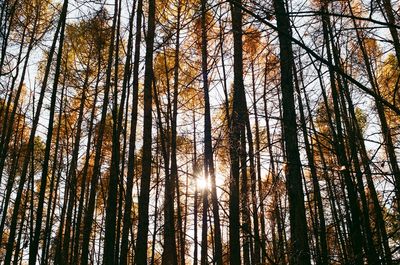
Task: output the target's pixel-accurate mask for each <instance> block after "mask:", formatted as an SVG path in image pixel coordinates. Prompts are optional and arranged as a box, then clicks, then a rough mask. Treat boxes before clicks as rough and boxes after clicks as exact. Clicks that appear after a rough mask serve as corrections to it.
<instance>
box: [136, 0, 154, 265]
mask: <svg viewBox="0 0 400 265" xmlns="http://www.w3.org/2000/svg"><path fill="white" fill-rule="evenodd" d="M155 5H156V3H155V0H149V9H148V10H149V13H148V18H149V19H148V30H147V36H146V57H145V79H144V123H143V155H142V178H141V183H140V195H139V224H138V234H137V240H136V242H137V245H136V256H135V264H137V265H139V264H146V263H147V234H148V227H149V218H148V217H149V205H148V204H149V196H150V177H151V158H152V155H151V141H152V135H151V131H152V113H151V112H152V91H151V86H152V84H153V78H154V76H153V47H154V34H155V9H156V7H155ZM155 96H156V95H155Z"/></svg>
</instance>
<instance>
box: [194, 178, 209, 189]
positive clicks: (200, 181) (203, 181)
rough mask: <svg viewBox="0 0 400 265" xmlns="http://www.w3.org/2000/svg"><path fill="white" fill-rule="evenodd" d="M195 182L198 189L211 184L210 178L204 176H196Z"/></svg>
mask: <svg viewBox="0 0 400 265" xmlns="http://www.w3.org/2000/svg"><path fill="white" fill-rule="evenodd" d="M196 182H197V183H196V185H197V188H198V189H200V190H204V189H205V188H210V186H211V183H210V180H209V179H207V178H205V177H204V176H198V177H197V180H196Z"/></svg>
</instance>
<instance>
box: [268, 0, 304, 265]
mask: <svg viewBox="0 0 400 265" xmlns="http://www.w3.org/2000/svg"><path fill="white" fill-rule="evenodd" d="M274 7H275V13H276V19H277V24H278V28H280V29H281V31H279V32H278V36H279V46H280V65H281V93H282V108H283V137H284V141H285V151H286V156H287V170H286V187H287V192H288V197H289V213H290V234H291V250H290V251H291V252H290V253H291V254H290V264H292V265H294V264H305V265H306V264H311V263H310V249H309V246H308V239H307V220H306V213H305V207H304V195H303V189H302V184H301V168H300V167H301V162H300V155H299V147H298V141H297V131H296V110H295V104H294V88H293V72H292V69H293V65H294V61H293V51H292V44H291V39H290V35H291V34H290V22H289V17H288V15H287V11H286V9H285V4H284V1H283V0H274Z"/></svg>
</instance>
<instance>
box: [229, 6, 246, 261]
mask: <svg viewBox="0 0 400 265" xmlns="http://www.w3.org/2000/svg"><path fill="white" fill-rule="evenodd" d="M241 4H242V2H241V1H236V2H235V3H231V15H232V31H233V50H234V58H233V72H234V80H233V109H232V114H231V116H230V117H231V122H230V130H229V153H230V158H231V162H230V163H231V174H230V179H229V191H230V193H229V251H230V255H229V260H230V264H231V265H239V264H241V259H240V252H241V247H240V203H239V198H240V192H239V186H240V161H241V160H240V154H241V153H243V152H242V151H241V150H240V149H241V148H242V147H243V146H242V145H241V136H242V132H243V131H244V129H245V123H244V119H243V116H244V113H243V112H244V111H247V110H244V105H245V102H246V97H245V94H244V84H243V50H242V46H243V41H242V12H241V9H240V6H241Z"/></svg>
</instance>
